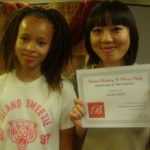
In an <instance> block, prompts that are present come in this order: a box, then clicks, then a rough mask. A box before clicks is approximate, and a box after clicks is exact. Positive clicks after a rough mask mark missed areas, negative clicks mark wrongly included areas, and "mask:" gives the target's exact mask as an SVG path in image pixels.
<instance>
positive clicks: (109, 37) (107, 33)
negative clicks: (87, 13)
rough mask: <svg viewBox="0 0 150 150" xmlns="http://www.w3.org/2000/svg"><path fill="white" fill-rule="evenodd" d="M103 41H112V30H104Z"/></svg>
mask: <svg viewBox="0 0 150 150" xmlns="http://www.w3.org/2000/svg"><path fill="white" fill-rule="evenodd" d="M101 41H102V42H112V41H113V36H112V34H111V32H110V31H103V32H102V34H101Z"/></svg>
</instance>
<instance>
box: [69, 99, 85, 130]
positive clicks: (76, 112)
mask: <svg viewBox="0 0 150 150" xmlns="http://www.w3.org/2000/svg"><path fill="white" fill-rule="evenodd" d="M83 106H84V102H83V101H82V100H80V99H75V100H74V107H73V108H72V110H71V112H70V119H71V121H72V122H73V123H74V125H75V126H76V127H77V128H82V123H81V119H82V117H83V115H84V114H85V111H84V108H83Z"/></svg>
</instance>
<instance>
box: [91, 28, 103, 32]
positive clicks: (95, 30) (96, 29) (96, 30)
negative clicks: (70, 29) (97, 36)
mask: <svg viewBox="0 0 150 150" xmlns="http://www.w3.org/2000/svg"><path fill="white" fill-rule="evenodd" d="M92 32H93V33H100V32H101V29H100V28H94V29H92Z"/></svg>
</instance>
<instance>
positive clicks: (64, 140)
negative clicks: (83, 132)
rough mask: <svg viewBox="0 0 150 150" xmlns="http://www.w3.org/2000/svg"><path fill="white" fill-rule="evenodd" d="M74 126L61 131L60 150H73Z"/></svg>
mask: <svg viewBox="0 0 150 150" xmlns="http://www.w3.org/2000/svg"><path fill="white" fill-rule="evenodd" d="M73 131H74V130H73V128H69V129H65V130H61V131H60V150H73Z"/></svg>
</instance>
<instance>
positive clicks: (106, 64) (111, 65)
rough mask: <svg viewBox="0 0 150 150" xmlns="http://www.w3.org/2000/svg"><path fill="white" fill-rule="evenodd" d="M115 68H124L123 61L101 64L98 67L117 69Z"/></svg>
mask: <svg viewBox="0 0 150 150" xmlns="http://www.w3.org/2000/svg"><path fill="white" fill-rule="evenodd" d="M117 66H125V62H124V61H117V62H101V63H100V64H99V67H102V68H104V67H117Z"/></svg>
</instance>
